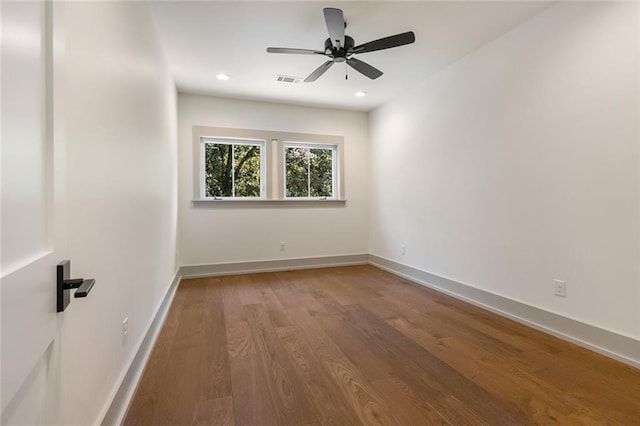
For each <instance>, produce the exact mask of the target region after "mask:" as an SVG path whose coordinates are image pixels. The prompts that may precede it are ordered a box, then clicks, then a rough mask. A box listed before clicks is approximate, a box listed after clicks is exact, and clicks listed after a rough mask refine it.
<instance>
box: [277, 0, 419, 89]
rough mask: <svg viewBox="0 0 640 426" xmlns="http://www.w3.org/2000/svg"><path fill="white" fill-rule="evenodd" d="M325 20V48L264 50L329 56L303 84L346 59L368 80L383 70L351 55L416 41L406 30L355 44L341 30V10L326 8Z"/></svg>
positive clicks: (313, 79) (411, 32) (344, 26)
mask: <svg viewBox="0 0 640 426" xmlns="http://www.w3.org/2000/svg"><path fill="white" fill-rule="evenodd" d="M324 20H325V22H326V24H327V30H328V31H329V38H328V39H326V40H325V42H324V50H311V49H290V48H286V47H267V52H269V53H290V54H295V55H324V56H328V57H329V58H331V59H329V60H328V61H327V62H325V63H324V64H322V65H320V66H319V67H318V68H316V70H315V71H313V72H312V73H311V74H309V77H307V78H305V79H304V81H305V83H310V82H313V81H316V80H317V79H318V78H319V77H320V76H321V75H322V74H324V73H325V72H326V71H327V70H328V69H329V68H331V66H333V64H335V63H342V62H346V63H347V65H349V66H350V67H351V68H353V69H355V70H356V71H358V72H360V73H362V74H364V75H365V76H367V77H369V78H370V79H372V80H375V79H376V78H378V77H380V76H381V75H382V71H380V70H379V69H377V68H375V67H373V66H371V65H369V64H367V63H366V62H362V61H361V60H359V59H356V58H354V57H353V56H354V55H357V54H360V53H367V52H375V51H376V50H383V49H390V48H392V47H398V46H404V45H405V44H411V43H413V42H414V41H416V36H415V34H413V31H408V32H406V33H401V34H396V35H392V36H389V37H384V38H381V39H378V40H374V41H370V42H368V43H364V44H360V45H358V46H356V45H355V42H354V40H353V38H351V37H349V36H348V35H345V33H344V29H345V28H346V26H347V24H346V22H344V15H343V13H342V10H341V9H334V8H329V7H328V8H325V9H324Z"/></svg>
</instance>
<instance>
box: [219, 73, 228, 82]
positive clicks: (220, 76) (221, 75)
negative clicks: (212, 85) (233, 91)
mask: <svg viewBox="0 0 640 426" xmlns="http://www.w3.org/2000/svg"><path fill="white" fill-rule="evenodd" d="M216 78H217V79H218V80H223V81H224V80H229V78H230V77H229V76H228V75H227V74H224V73H219V74H216Z"/></svg>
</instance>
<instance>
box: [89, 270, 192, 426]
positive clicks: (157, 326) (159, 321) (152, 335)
mask: <svg viewBox="0 0 640 426" xmlns="http://www.w3.org/2000/svg"><path fill="white" fill-rule="evenodd" d="M181 279H182V277H181V276H180V270H179V269H178V270H176V273H175V274H174V276H173V279H172V280H171V283H170V284H169V287H168V288H167V291H166V292H165V295H164V297H163V298H162V299H161V300H160V303H159V304H158V307H157V308H156V310H155V315H154V316H153V317H152V318H151V320H150V321H149V324H148V325H147V327H146V332H145V333H144V334H143V335H142V337H141V338H140V341H139V342H138V346H137V348H138V349H137V350H136V351H134V352H133V353H132V355H131V357H130V358H129V360H128V362H127V364H126V365H127V366H128V367H127V368H125V369H124V370H123V371H122V373H121V374H120V377H119V378H118V380H117V382H116V385H115V386H114V388H113V390H112V391H111V394H110V397H109V399H108V403H107V404H105V406H104V407H103V409H102V411H101V412H100V416H98V419H101V420H100V422H99V423H100V424H101V425H120V424H122V421H123V420H124V417H125V414H126V413H127V409H128V408H129V404H130V402H131V398H132V397H133V394H134V392H135V390H136V387H137V385H138V381H139V380H140V377H141V376H142V373H143V371H144V368H145V366H146V364H147V360H148V359H149V355H151V350H152V349H153V346H154V345H155V342H156V339H157V337H158V335H159V334H160V330H161V329H162V325H163V324H164V320H165V318H166V316H167V313H168V312H169V308H170V307H171V302H172V301H173V296H174V295H175V293H176V289H177V288H178V284H179V283H180V280H181Z"/></svg>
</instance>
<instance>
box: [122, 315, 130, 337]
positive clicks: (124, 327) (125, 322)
mask: <svg viewBox="0 0 640 426" xmlns="http://www.w3.org/2000/svg"><path fill="white" fill-rule="evenodd" d="M127 334H129V317H125V318H124V319H123V320H122V337H126V336H127Z"/></svg>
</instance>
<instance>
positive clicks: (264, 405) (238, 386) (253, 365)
mask: <svg viewBox="0 0 640 426" xmlns="http://www.w3.org/2000/svg"><path fill="white" fill-rule="evenodd" d="M230 364H231V367H230V368H231V384H232V395H233V408H234V420H235V423H236V425H238V426H241V425H265V426H268V425H277V424H278V422H277V420H276V414H275V409H274V407H273V405H272V404H271V397H270V395H269V389H268V387H267V380H269V378H268V376H267V374H266V373H265V371H264V369H263V368H262V365H261V363H260V361H259V360H258V355H257V354H255V353H250V354H248V355H246V356H241V357H236V358H233V359H232V360H231V363H230Z"/></svg>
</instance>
